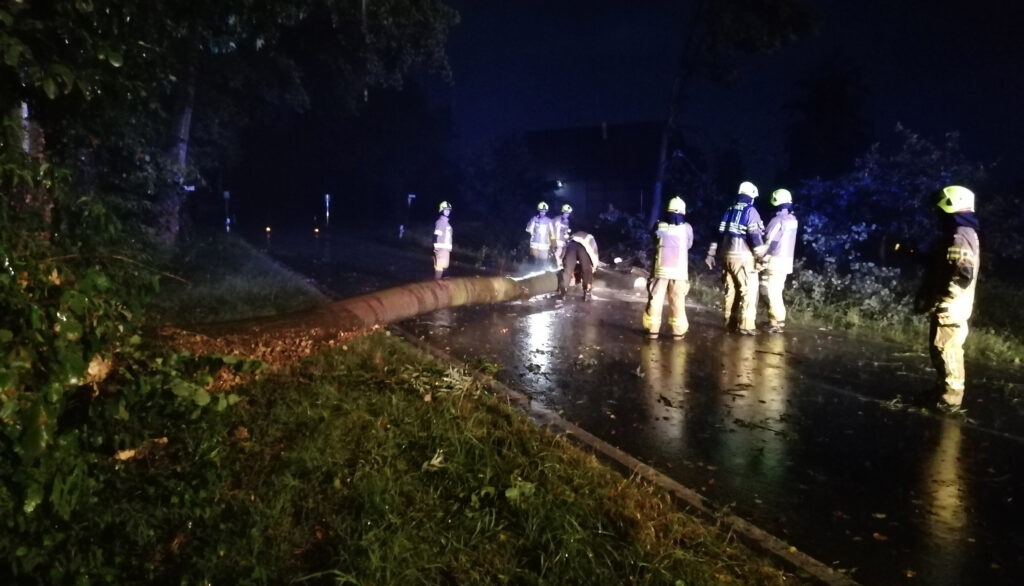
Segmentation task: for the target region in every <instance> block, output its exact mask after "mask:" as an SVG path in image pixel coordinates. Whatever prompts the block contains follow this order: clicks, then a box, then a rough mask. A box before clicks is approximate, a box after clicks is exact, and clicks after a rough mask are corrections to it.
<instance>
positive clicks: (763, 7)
mask: <svg viewBox="0 0 1024 586" xmlns="http://www.w3.org/2000/svg"><path fill="white" fill-rule="evenodd" d="M817 23H818V12H817V10H816V8H815V6H814V5H813V3H812V2H811V1H810V0H730V1H728V2H722V1H715V0H697V1H696V2H694V3H693V8H692V12H691V14H690V16H689V18H688V19H687V20H686V22H685V24H684V30H683V43H682V47H681V49H680V53H679V57H678V60H677V64H676V73H675V77H674V79H673V81H672V90H671V95H670V99H669V110H668V116H667V119H666V122H665V130H664V131H663V132H662V136H661V148H660V155H659V160H658V168H657V170H656V177H655V181H654V190H653V191H654V193H653V197H652V198H651V213H650V216H649V220H648V222H649V224H651V225H654V222H656V221H657V218H658V216H659V214H660V213H661V207H662V190H663V188H664V183H665V177H666V172H667V168H668V165H669V163H670V161H671V159H670V154H671V153H672V152H673V151H674V148H675V147H674V142H675V140H676V135H677V134H678V133H679V132H680V128H681V126H680V122H681V118H682V111H681V108H682V97H683V92H684V90H685V89H686V88H687V87H689V86H690V84H692V83H693V82H694V81H695V80H696V79H699V78H707V79H711V80H714V81H728V80H731V79H733V78H734V77H735V75H736V68H735V62H736V59H737V58H738V57H740V56H742V55H750V54H755V53H762V52H766V51H771V50H773V49H776V48H778V47H781V46H782V45H785V44H787V43H790V42H793V41H795V40H796V39H799V38H801V37H803V36H806V35H808V34H810V33H811V32H813V31H814V30H816V28H817Z"/></svg>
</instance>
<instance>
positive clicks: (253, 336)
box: [161, 271, 558, 365]
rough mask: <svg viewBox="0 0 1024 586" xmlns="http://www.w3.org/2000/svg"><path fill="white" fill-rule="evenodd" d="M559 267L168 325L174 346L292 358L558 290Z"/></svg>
mask: <svg viewBox="0 0 1024 586" xmlns="http://www.w3.org/2000/svg"><path fill="white" fill-rule="evenodd" d="M557 287H558V278H557V273H556V272H554V271H550V272H545V273H537V274H534V275H528V276H526V277H523V278H520V279H512V278H510V277H468V278H460V279H445V280H441V281H426V282H422V283H412V284H409V285H402V286H399V287H393V288H391V289H385V290H383V291H376V292H374V293H367V294H365V295H360V296H358V297H352V298H350V299H342V300H340V301H335V302H333V303H330V304H328V305H325V306H323V307H318V308H316V309H313V310H309V311H304V312H300V313H294V314H289V315H283V316H273V317H269V318H261V319H255V320H245V321H242V322H232V323H226V324H214V325H209V326H201V327H197V328H196V329H194V330H184V329H177V328H166V329H164V330H162V331H161V334H162V335H163V336H165V337H167V338H169V339H170V341H171V343H173V344H174V345H176V346H178V347H180V348H184V349H188V350H191V351H194V352H196V353H218V354H241V355H245V356H249V357H251V358H259V359H261V360H264V361H266V362H268V363H270V364H272V365H279V364H283V363H289V362H292V361H294V360H297V359H300V358H302V357H305V356H309V355H310V354H312V353H314V352H316V351H318V350H320V349H321V348H323V347H326V346H332V345H335V344H338V343H340V342H344V341H345V340H348V339H350V338H352V337H354V336H357V335H360V334H364V333H367V332H371V331H374V330H376V329H379V328H382V327H384V326H386V325H388V324H390V323H394V322H398V321H401V320H403V319H407V318H410V317H413V316H416V315H420V314H423V313H429V312H431V311H436V310H438V309H443V308H445V307H458V306H461V305H480V304H484V303H501V302H504V301H512V300H515V299H527V298H529V297H533V296H535V295H543V294H546V293H553V292H555V290H556V289H557Z"/></svg>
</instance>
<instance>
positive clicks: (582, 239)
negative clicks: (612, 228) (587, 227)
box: [572, 231, 597, 269]
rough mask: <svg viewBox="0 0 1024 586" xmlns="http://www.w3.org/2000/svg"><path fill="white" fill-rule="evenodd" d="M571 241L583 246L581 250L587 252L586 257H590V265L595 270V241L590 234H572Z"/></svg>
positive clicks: (581, 232)
mask: <svg viewBox="0 0 1024 586" xmlns="http://www.w3.org/2000/svg"><path fill="white" fill-rule="evenodd" d="M572 241H573V242H579V243H580V244H582V245H583V248H584V249H586V251H587V256H589V257H590V264H591V265H592V266H593V267H594V268H595V269H596V268H597V240H594V237H593V236H591V235H590V234H588V233H586V232H583V231H580V232H573V233H572Z"/></svg>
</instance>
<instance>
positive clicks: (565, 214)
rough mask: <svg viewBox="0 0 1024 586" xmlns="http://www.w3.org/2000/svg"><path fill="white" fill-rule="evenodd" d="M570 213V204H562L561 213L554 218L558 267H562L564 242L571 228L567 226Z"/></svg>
mask: <svg viewBox="0 0 1024 586" xmlns="http://www.w3.org/2000/svg"><path fill="white" fill-rule="evenodd" d="M570 214H572V206H571V205H569V204H564V205H562V215H560V216H558V217H557V218H555V220H554V227H555V262H556V263H558V268H562V256H563V255H564V254H565V244H566V242H568V241H569V236H570V234H572V230H571V229H570V228H569V215H570Z"/></svg>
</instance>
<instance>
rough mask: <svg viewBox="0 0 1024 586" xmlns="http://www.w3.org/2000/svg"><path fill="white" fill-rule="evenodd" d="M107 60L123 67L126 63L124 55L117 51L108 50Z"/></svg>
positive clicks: (115, 65)
mask: <svg viewBox="0 0 1024 586" xmlns="http://www.w3.org/2000/svg"><path fill="white" fill-rule="evenodd" d="M107 62H108V63H110V64H111V65H113V66H114V67H121V66H122V65H124V57H123V56H122V55H121V54H120V53H118V52H117V51H107Z"/></svg>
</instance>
